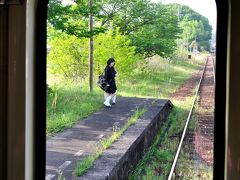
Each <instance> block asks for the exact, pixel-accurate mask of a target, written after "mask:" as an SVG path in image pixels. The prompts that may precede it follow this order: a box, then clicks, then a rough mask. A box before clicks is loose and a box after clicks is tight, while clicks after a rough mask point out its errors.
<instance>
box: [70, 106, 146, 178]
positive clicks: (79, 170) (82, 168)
mask: <svg viewBox="0 0 240 180" xmlns="http://www.w3.org/2000/svg"><path fill="white" fill-rule="evenodd" d="M145 112H146V109H140V110H136V111H135V113H134V114H133V115H132V116H131V117H130V118H129V120H128V122H127V123H126V124H125V125H124V126H123V127H122V128H121V129H120V130H119V131H117V132H114V133H113V134H112V135H111V136H110V137H108V138H105V139H103V140H101V141H100V144H101V147H100V148H98V149H97V150H96V152H94V154H92V155H89V156H87V157H86V158H85V159H83V160H82V161H81V162H79V163H77V166H76V168H75V171H74V174H75V175H76V176H81V175H82V174H83V173H85V172H86V171H87V170H88V169H89V168H90V167H92V166H93V164H94V162H95V161H96V160H97V159H98V158H99V157H100V156H101V155H102V154H103V152H104V150H106V149H108V148H109V147H110V146H111V144H112V143H114V142H115V141H116V140H118V139H119V137H120V136H121V135H122V134H123V133H124V132H125V131H126V130H127V129H128V128H129V127H130V126H132V125H133V124H135V123H136V122H137V120H138V119H139V118H140V117H141V116H142V115H143V114H144V113H145Z"/></svg>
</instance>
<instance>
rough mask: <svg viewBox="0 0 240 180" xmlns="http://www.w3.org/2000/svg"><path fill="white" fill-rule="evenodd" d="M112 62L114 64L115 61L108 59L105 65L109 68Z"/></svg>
mask: <svg viewBox="0 0 240 180" xmlns="http://www.w3.org/2000/svg"><path fill="white" fill-rule="evenodd" d="M112 62H115V59H114V58H110V59H108V61H107V65H108V66H109V65H110V64H111V63H112Z"/></svg>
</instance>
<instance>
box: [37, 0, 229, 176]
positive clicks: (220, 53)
mask: <svg viewBox="0 0 240 180" xmlns="http://www.w3.org/2000/svg"><path fill="white" fill-rule="evenodd" d="M215 2H216V8H217V35H216V36H217V37H216V39H217V48H216V91H215V113H214V115H215V120H216V119H217V120H218V121H217V122H216V123H215V128H214V137H215V138H214V170H213V174H214V179H223V177H224V165H225V159H224V158H219V157H224V156H225V115H226V112H225V111H226V99H225V98H222V97H226V88H225V87H226V67H227V38H228V34H227V33H228V14H229V4H228V0H215ZM47 5H48V0H42V1H39V4H38V9H37V22H38V23H37V24H38V25H37V26H38V27H36V28H37V33H36V38H37V43H36V47H37V51H36V53H37V54H36V57H37V63H39V64H37V67H40V69H39V68H37V69H38V71H37V72H36V75H37V76H36V82H39V81H40V82H41V83H37V84H36V89H37V91H36V97H37V96H38V97H39V96H40V95H42V92H43V91H45V90H46V82H43V80H42V79H41V78H42V77H44V78H46V64H44V63H43V62H46V43H45V42H46V37H47V36H46V35H47V34H46V22H47V16H46V15H47ZM41 12H42V13H41ZM220 22H221V23H220ZM42 40H43V41H42ZM40 59H44V61H42V62H41V63H40V62H39V61H40ZM223 72H224V73H223ZM44 94H45V92H44ZM45 95H46V94H45ZM43 102H44V103H45V102H46V96H45V100H44V101H41V100H40V99H36V103H37V107H38V108H36V109H37V112H36V121H37V119H39V120H40V118H39V117H38V116H40V117H43V114H44V116H45V117H46V115H45V108H42V106H43V104H44V103H43ZM43 109H44V111H43ZM41 113H43V114H41ZM37 127H38V130H37V132H36V142H39V141H42V140H43V139H45V137H44V136H45V128H46V125H45V124H44V125H43V124H38V126H37ZM39 127H40V128H39ZM43 132H44V134H43ZM35 148H36V149H43V148H45V145H43V143H41V145H39V144H38V145H37V144H36V146H35ZM37 151H38V152H36V154H38V155H39V154H41V156H36V161H37V162H39V161H41V163H40V164H35V169H36V170H37V169H38V170H39V169H40V168H41V167H43V162H42V159H43V157H44V158H45V152H44V153H43V152H42V151H41V152H40V151H39V150H37ZM44 163H45V162H44ZM44 167H45V164H44ZM41 172H42V170H41ZM44 175H45V174H42V176H44Z"/></svg>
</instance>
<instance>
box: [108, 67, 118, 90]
mask: <svg viewBox="0 0 240 180" xmlns="http://www.w3.org/2000/svg"><path fill="white" fill-rule="evenodd" d="M116 74H117V72H116V71H115V69H114V67H109V66H106V68H105V78H106V80H107V82H108V84H109V87H108V88H107V90H106V92H107V93H110V94H114V93H115V92H116V90H117V87H116V82H115V77H116Z"/></svg>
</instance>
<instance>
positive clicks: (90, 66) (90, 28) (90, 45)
mask: <svg viewBox="0 0 240 180" xmlns="http://www.w3.org/2000/svg"><path fill="white" fill-rule="evenodd" d="M89 9H90V13H89V31H90V38H89V87H90V92H92V91H93V36H92V34H91V33H92V30H93V14H92V9H93V0H89Z"/></svg>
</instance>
